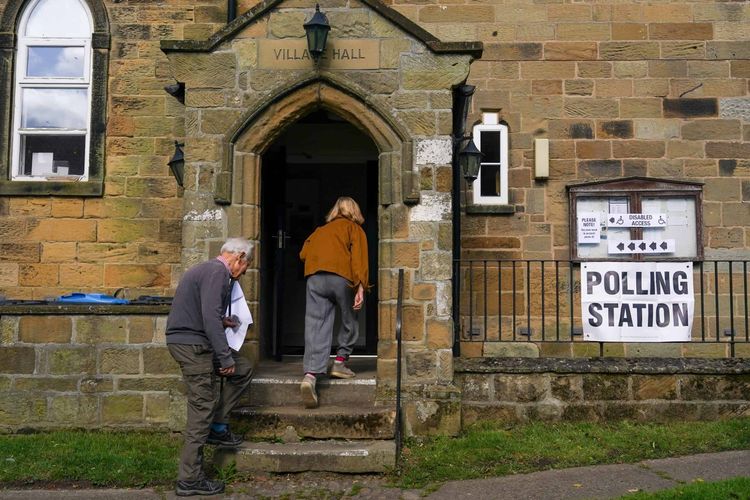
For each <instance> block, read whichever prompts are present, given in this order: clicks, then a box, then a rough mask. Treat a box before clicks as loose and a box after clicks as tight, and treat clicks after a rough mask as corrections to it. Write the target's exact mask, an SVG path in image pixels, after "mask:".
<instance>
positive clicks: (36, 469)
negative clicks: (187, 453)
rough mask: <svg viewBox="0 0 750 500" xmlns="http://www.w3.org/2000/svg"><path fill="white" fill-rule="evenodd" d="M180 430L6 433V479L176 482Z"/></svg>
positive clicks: (1, 449) (2, 446)
mask: <svg viewBox="0 0 750 500" xmlns="http://www.w3.org/2000/svg"><path fill="white" fill-rule="evenodd" d="M181 446H182V439H181V438H180V436H179V434H169V433H155V432H154V433H148V432H135V431H134V432H101V431H98V432H84V431H56V432H49V433H39V434H24V435H12V436H11V435H3V436H0V483H2V484H5V485H8V484H12V485H17V486H22V485H24V484H39V483H66V484H70V483H82V484H90V485H92V486H119V487H128V486H132V487H141V486H154V485H164V484H169V483H172V482H174V478H175V476H176V474H177V464H178V456H179V450H180V447H181Z"/></svg>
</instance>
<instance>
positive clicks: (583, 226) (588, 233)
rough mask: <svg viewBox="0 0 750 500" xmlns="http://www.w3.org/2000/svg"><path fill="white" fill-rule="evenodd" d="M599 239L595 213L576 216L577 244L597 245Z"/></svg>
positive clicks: (597, 220) (597, 216)
mask: <svg viewBox="0 0 750 500" xmlns="http://www.w3.org/2000/svg"><path fill="white" fill-rule="evenodd" d="M600 239H601V226H600V225H599V214H597V213H595V212H588V213H581V214H578V243H599V240H600Z"/></svg>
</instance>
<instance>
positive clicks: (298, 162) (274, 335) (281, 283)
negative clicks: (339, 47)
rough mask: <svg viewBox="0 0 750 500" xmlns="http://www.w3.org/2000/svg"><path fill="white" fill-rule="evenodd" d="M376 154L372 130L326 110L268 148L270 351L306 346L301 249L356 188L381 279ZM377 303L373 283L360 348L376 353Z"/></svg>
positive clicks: (266, 309) (264, 248) (266, 338)
mask: <svg viewBox="0 0 750 500" xmlns="http://www.w3.org/2000/svg"><path fill="white" fill-rule="evenodd" d="M377 157H378V151H377V148H376V146H375V144H374V143H373V142H372V140H371V139H370V138H369V137H367V136H366V135H365V134H363V133H362V132H360V131H359V130H358V129H356V128H355V127H354V126H352V125H351V124H349V123H348V122H346V121H345V120H343V119H340V118H339V117H337V116H336V115H334V114H332V113H330V112H327V111H317V112H314V113H312V114H310V115H308V116H306V117H305V118H303V119H301V120H300V121H298V122H297V123H295V124H294V125H292V126H291V127H289V129H288V130H287V131H286V133H285V134H284V135H283V136H281V137H280V138H279V139H278V140H277V141H276V142H275V143H274V144H273V145H272V146H271V148H269V150H268V151H267V152H266V153H265V154H264V155H263V159H262V163H261V169H262V170H261V193H262V194H261V197H262V199H261V203H262V218H261V241H262V245H261V260H262V263H261V265H262V272H261V276H262V278H261V287H262V288H261V302H262V307H263V322H262V324H263V341H262V343H263V345H262V347H263V350H264V352H265V353H266V354H267V356H269V357H272V358H276V359H280V358H281V356H283V355H290V354H292V355H294V354H302V353H303V350H304V315H305V280H304V269H303V265H302V262H301V261H300V260H299V252H300V250H301V249H302V245H303V243H304V241H305V239H306V238H307V236H308V235H309V234H310V233H312V232H313V230H314V229H315V228H316V227H317V226H320V225H322V224H324V223H325V217H326V215H327V213H328V211H329V210H330V208H331V207H332V206H333V204H334V202H335V201H336V199H337V198H338V197H339V196H351V197H352V198H354V199H355V200H356V201H357V203H359V205H360V207H361V209H362V212H363V215H364V217H365V225H364V226H363V227H364V230H365V233H366V234H367V241H368V251H369V261H370V281H371V282H374V281H375V280H376V279H377V262H378V258H377V257H378V256H377V250H378V245H377V243H378V229H377V185H378V173H377V171H378V162H377ZM377 303H378V302H377V289H376V287H373V288H372V289H371V290H370V293H368V294H367V298H366V302H365V307H364V309H363V311H361V312H360V336H359V341H358V342H357V346H356V349H355V352H354V353H355V354H375V353H376V349H377ZM337 326H338V325H336V326H335V327H337ZM334 331H335V328H334ZM334 342H335V338H334ZM334 346H335V343H334Z"/></svg>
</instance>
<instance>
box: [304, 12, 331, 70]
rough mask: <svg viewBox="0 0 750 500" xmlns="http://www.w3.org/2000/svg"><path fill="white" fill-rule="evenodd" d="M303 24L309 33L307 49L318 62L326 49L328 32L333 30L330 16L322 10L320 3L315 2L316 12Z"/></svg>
mask: <svg viewBox="0 0 750 500" xmlns="http://www.w3.org/2000/svg"><path fill="white" fill-rule="evenodd" d="M303 26H304V27H305V33H306V34H307V50H308V51H309V52H310V55H311V56H312V58H313V60H314V61H316V62H317V61H318V58H320V56H321V55H323V52H325V50H326V41H327V40H328V32H329V31H331V25H330V24H328V18H327V17H326V15H325V14H323V13H322V12H320V5H318V4H315V14H313V16H312V18H310V20H309V21H307V22H306V23H305V24H304V25H303Z"/></svg>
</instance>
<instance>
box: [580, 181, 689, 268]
mask: <svg viewBox="0 0 750 500" xmlns="http://www.w3.org/2000/svg"><path fill="white" fill-rule="evenodd" d="M568 196H569V201H570V207H571V211H570V212H571V213H570V228H571V231H570V236H571V243H570V248H571V256H572V258H573V259H574V260H586V261H596V260H633V261H641V260H660V261H670V260H676V261H684V260H701V259H703V246H702V234H701V228H702V226H703V224H702V220H701V198H702V187H701V184H699V183H691V182H679V181H665V180H659V179H649V178H643V177H632V178H627V179H620V180H614V181H606V182H591V183H585V184H578V185H575V186H568Z"/></svg>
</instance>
